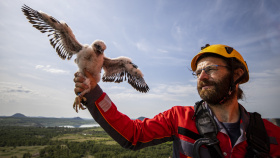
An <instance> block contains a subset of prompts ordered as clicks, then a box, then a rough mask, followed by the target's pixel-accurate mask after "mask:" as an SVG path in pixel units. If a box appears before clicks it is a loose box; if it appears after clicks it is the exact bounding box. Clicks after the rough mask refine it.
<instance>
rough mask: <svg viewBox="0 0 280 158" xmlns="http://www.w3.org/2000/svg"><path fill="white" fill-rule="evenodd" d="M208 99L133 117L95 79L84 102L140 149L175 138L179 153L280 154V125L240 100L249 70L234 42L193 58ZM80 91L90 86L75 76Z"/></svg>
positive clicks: (108, 127)
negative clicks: (143, 117)
mask: <svg viewBox="0 0 280 158" xmlns="http://www.w3.org/2000/svg"><path fill="white" fill-rule="evenodd" d="M191 67H192V70H193V75H194V76H195V77H196V78H197V90H198V93H199V95H200V97H201V99H202V101H200V102H197V103H196V105H195V106H175V107H172V108H171V109H169V110H167V111H164V112H162V113H160V114H158V115H156V116H155V117H154V118H152V119H148V118H146V119H144V120H143V121H141V120H132V119H130V118H129V117H127V116H126V115H124V114H122V113H120V112H119V111H118V110H117V108H116V105H115V104H114V103H113V102H112V101H111V100H110V98H109V96H108V95H107V94H106V93H104V92H103V91H102V89H101V88H100V87H99V85H97V83H96V81H95V80H94V79H93V78H92V77H91V76H90V74H89V73H88V72H86V71H85V74H86V77H87V78H90V81H91V87H93V88H92V90H91V91H90V93H88V94H86V95H85V97H86V99H87V102H84V104H85V106H87V108H88V110H89V112H90V113H91V115H92V116H93V118H94V119H95V120H96V122H98V123H99V124H100V126H101V127H102V128H103V129H104V130H105V131H106V132H107V133H108V134H109V135H110V136H111V137H112V138H113V139H115V140H116V141H117V142H118V143H119V144H120V145H121V146H123V147H125V148H128V149H132V150H137V149H141V148H144V147H147V146H152V145H156V144H160V143H164V142H166V141H173V157H174V158H177V157H226V158H230V157H231V158H234V157H236V158H240V157H254V156H255V157H280V145H279V143H280V135H279V133H280V128H279V127H278V126H275V125H274V124H272V123H270V122H269V121H267V120H265V119H261V117H260V115H259V114H258V113H248V112H247V111H246V110H245V108H244V107H243V106H242V105H241V104H239V103H238V99H241V98H242V97H243V91H242V90H241V89H240V87H239V85H240V84H243V83H246V82H248V80H249V70H248V67H247V64H246V62H245V60H244V59H243V57H242V56H241V55H240V54H239V53H238V52H237V51H236V50H235V49H233V48H232V47H229V46H226V45H221V44H216V45H206V46H205V47H202V50H201V51H200V52H199V53H198V54H197V55H196V56H195V57H194V58H193V60H192V62H191ZM74 82H75V83H76V84H75V86H76V87H75V89H74V91H75V93H76V94H79V93H80V92H82V91H83V90H84V89H86V88H87V87H86V85H85V84H84V83H83V82H84V78H83V77H80V76H77V75H75V78H74Z"/></svg>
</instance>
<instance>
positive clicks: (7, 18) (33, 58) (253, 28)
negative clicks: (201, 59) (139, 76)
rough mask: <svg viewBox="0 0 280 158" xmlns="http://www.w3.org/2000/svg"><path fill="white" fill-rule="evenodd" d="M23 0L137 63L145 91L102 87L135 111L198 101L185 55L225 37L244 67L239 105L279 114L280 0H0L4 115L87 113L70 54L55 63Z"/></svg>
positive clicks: (83, 38) (150, 112)
mask: <svg viewBox="0 0 280 158" xmlns="http://www.w3.org/2000/svg"><path fill="white" fill-rule="evenodd" d="M23 4H26V5H28V6H30V7H31V8H33V9H36V10H42V11H44V12H46V13H48V14H49V15H52V16H53V17H55V18H56V19H58V20H64V21H66V22H67V24H68V25H69V26H70V27H71V28H72V30H73V32H74V34H75V36H76V38H77V40H78V41H79V42H80V43H83V44H91V43H92V42H93V41H94V40H96V39H102V40H104V41H105V43H106V45H107V49H106V51H105V54H106V56H108V57H111V58H115V57H118V56H127V57H130V58H131V59H132V61H133V62H134V63H135V64H136V65H138V66H139V68H140V69H141V71H142V72H143V74H144V78H145V80H146V82H147V83H148V85H149V87H150V91H149V93H147V94H142V93H139V92H137V91H135V90H134V89H133V88H132V87H131V86H130V85H129V84H128V83H120V84H116V83H102V82H100V83H99V84H100V86H101V88H102V89H103V91H104V92H106V93H107V94H108V95H109V96H110V98H111V99H112V100H113V101H114V103H115V104H116V105H117V107H118V109H119V110H120V111H121V112H123V113H125V114H127V115H128V116H129V117H131V118H137V117H139V116H146V117H153V116H154V115H156V114H158V113H160V112H163V111H165V110H167V109H170V108H171V107H172V106H176V105H182V106H192V105H194V103H195V102H196V101H198V100H200V98H199V96H198V94H197V91H196V80H195V79H194V78H193V77H192V75H191V71H190V70H189V69H190V62H191V60H192V58H193V57H194V56H195V55H196V54H197V53H198V52H199V51H200V47H201V46H203V45H205V44H206V43H209V44H226V45H230V46H232V47H234V48H235V49H236V50H237V51H239V52H240V53H241V54H242V55H243V57H244V58H245V60H246V61H247V63H248V65H249V71H250V80H249V82H248V83H246V84H244V85H241V88H243V90H244V92H245V95H246V99H245V100H244V101H241V102H240V103H241V104H242V105H243V106H245V108H246V109H247V110H248V111H257V112H259V113H261V114H262V115H263V117H269V118H273V117H278V118H279V117H280V110H279V109H280V108H279V102H280V95H279V94H280V88H279V86H280V83H279V80H280V62H279V61H280V52H279V50H280V11H279V8H280V1H278V0H246V1H244V0H236V1H231V0H213V1H208V0H197V1H193V0H175V1H167V0H154V1H150V0H141V1H140V0H134V1H131V0H120V1H113V0H91V1H90V0H82V1H78V0H67V1H57V0H48V1H38V0H28V1H27V0H20V1H18V0H9V1H0V14H1V16H0V21H1V23H0V74H1V77H0V108H1V110H0V115H1V116H3V115H4V116H10V115H13V114H14V113H23V114H25V115H27V116H45V117H77V116H79V117H83V118H90V117H91V116H90V114H89V112H88V111H80V112H79V113H76V112H75V111H74V110H73V109H72V104H73V101H74V98H75V94H74V90H73V89H74V82H73V78H74V76H73V74H74V73H75V72H76V71H77V66H76V65H75V63H74V58H73V59H71V60H70V61H67V60H66V61H63V60H61V59H60V58H59V57H58V55H57V54H56V52H55V50H54V49H53V48H52V46H51V45H50V44H49V41H48V38H47V35H46V34H42V33H40V32H39V31H38V30H36V29H35V28H33V27H32V26H31V24H30V23H28V21H27V19H26V18H25V16H24V15H23V13H22V12H21V6H22V5H23Z"/></svg>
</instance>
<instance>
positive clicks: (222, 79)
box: [197, 57, 230, 105]
mask: <svg viewBox="0 0 280 158" xmlns="http://www.w3.org/2000/svg"><path fill="white" fill-rule="evenodd" d="M210 65H222V66H227V65H226V63H225V61H224V60H223V59H221V58H216V57H205V58H202V59H200V60H199V61H198V63H197V70H200V69H204V68H206V67H207V66H210ZM222 66H218V67H215V69H213V70H210V71H209V72H208V73H206V72H205V71H204V70H203V71H202V72H201V73H200V75H199V77H198V78H197V91H198V93H199V95H200V97H201V99H203V100H204V101H206V102H207V103H208V104H210V105H216V104H218V103H219V102H220V101H221V100H222V99H223V97H225V95H226V94H227V93H228V92H229V86H230V73H229V71H228V69H227V68H226V67H222Z"/></svg>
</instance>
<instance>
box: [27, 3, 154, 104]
mask: <svg viewBox="0 0 280 158" xmlns="http://www.w3.org/2000/svg"><path fill="white" fill-rule="evenodd" d="M22 11H23V12H24V14H25V15H26V17H27V19H28V20H29V22H30V23H31V24H33V27H35V28H36V29H38V30H40V31H41V32H42V33H49V34H48V37H50V44H51V45H52V46H53V48H54V49H55V50H56V52H57V54H58V55H59V56H60V57H61V58H62V59H68V60H69V59H71V57H72V56H73V55H74V54H76V55H77V58H76V59H75V62H76V64H77V65H78V67H79V72H81V73H82V74H83V72H84V69H86V70H87V71H88V72H89V73H90V74H91V75H92V76H93V77H94V78H95V80H96V82H99V81H100V73H101V69H102V68H103V69H104V74H103V77H102V80H103V81H104V82H116V83H119V82H122V81H124V80H127V81H128V83H129V84H130V85H131V86H132V87H134V88H135V89H136V90H138V91H140V92H144V93H146V92H148V91H149V87H148V85H147V84H146V82H145V80H144V78H143V74H142V72H141V71H140V70H139V69H138V68H137V66H136V65H135V64H133V63H132V61H131V59H129V58H127V57H119V58H115V59H110V58H108V57H105V55H104V51H105V49H106V45H105V43H104V42H103V41H102V40H96V41H94V42H93V43H92V44H91V45H87V44H85V45H82V44H80V43H79V42H78V41H77V39H76V38H75V35H74V34H73V32H72V30H71V28H70V27H69V26H68V25H67V24H66V23H65V22H63V21H58V20H56V19H55V18H54V17H52V16H50V15H48V14H47V13H44V12H42V11H36V10H34V9H32V8H30V7H28V6H26V5H24V6H23V7H22ZM85 84H88V83H85ZM88 91H89V90H85V91H83V92H82V94H81V96H83V95H84V94H85V93H87V92H88ZM76 100H77V98H76Z"/></svg>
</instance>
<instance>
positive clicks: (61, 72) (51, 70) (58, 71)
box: [35, 65, 69, 74]
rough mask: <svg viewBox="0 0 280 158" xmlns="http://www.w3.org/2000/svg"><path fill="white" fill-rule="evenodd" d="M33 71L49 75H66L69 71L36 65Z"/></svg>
mask: <svg viewBox="0 0 280 158" xmlns="http://www.w3.org/2000/svg"><path fill="white" fill-rule="evenodd" d="M35 69H39V70H43V71H46V72H49V73H54V74H68V73H69V71H66V70H62V69H57V68H51V65H46V66H44V65H36V66H35Z"/></svg>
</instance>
